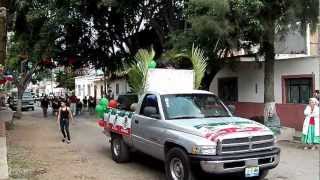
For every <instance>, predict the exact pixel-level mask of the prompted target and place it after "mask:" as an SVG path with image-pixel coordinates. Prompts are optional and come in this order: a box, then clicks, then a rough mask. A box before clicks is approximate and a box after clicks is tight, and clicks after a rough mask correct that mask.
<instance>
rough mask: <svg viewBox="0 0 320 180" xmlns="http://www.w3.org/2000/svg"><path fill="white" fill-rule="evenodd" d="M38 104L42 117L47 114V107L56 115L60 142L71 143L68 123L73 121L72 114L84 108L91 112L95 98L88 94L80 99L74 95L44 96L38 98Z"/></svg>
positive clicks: (79, 112) (93, 109) (77, 114)
mask: <svg viewBox="0 0 320 180" xmlns="http://www.w3.org/2000/svg"><path fill="white" fill-rule="evenodd" d="M40 106H41V108H42V110H43V116H44V117H47V116H48V109H49V108H50V107H51V109H52V115H53V116H56V117H57V119H56V121H57V124H58V125H59V127H60V131H61V133H62V136H63V138H62V142H65V143H68V144H69V143H71V138H70V130H69V124H70V123H73V122H74V116H80V115H81V113H82V112H83V111H84V110H88V111H89V112H90V113H91V114H93V113H94V112H95V107H96V98H94V97H92V96H90V97H89V98H87V97H84V98H83V99H82V100H80V99H79V98H77V97H76V96H75V95H72V96H66V97H64V98H63V97H52V98H49V97H48V96H44V97H43V98H42V99H41V100H40Z"/></svg>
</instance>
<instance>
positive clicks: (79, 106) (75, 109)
mask: <svg viewBox="0 0 320 180" xmlns="http://www.w3.org/2000/svg"><path fill="white" fill-rule="evenodd" d="M96 101H97V100H96V98H94V97H92V96H90V97H89V98H87V97H84V98H83V99H82V100H81V99H79V98H77V97H76V96H75V95H72V96H65V97H60V96H54V97H51V98H49V97H48V96H44V97H43V98H42V99H41V100H40V106H41V108H42V111H43V116H44V117H47V116H48V109H51V110H52V115H55V116H57V115H58V110H59V108H60V107H61V103H62V102H64V103H65V104H66V106H67V107H69V108H70V110H71V112H72V115H73V116H79V115H81V113H82V112H83V111H89V112H90V113H91V114H92V113H94V111H95V107H96Z"/></svg>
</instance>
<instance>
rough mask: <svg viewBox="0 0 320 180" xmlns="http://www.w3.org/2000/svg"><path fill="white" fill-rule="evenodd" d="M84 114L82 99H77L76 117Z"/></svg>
mask: <svg viewBox="0 0 320 180" xmlns="http://www.w3.org/2000/svg"><path fill="white" fill-rule="evenodd" d="M81 112H82V102H81V101H80V99H77V103H76V115H77V116H79V115H80V114H81Z"/></svg>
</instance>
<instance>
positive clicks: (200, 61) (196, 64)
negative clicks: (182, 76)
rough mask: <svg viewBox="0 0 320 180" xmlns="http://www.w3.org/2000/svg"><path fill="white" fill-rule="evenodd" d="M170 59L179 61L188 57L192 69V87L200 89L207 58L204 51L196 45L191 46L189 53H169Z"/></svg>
mask: <svg viewBox="0 0 320 180" xmlns="http://www.w3.org/2000/svg"><path fill="white" fill-rule="evenodd" d="M171 57H172V59H171V60H172V61H174V62H175V61H179V60H181V59H185V58H187V59H190V61H191V63H192V67H193V71H194V88H195V89H200V87H201V81H202V79H203V77H204V73H205V71H206V68H207V60H208V58H207V57H205V55H204V51H203V50H201V49H200V48H198V47H194V45H193V46H192V50H191V54H190V55H189V54H184V53H180V54H176V55H174V56H173V55H171Z"/></svg>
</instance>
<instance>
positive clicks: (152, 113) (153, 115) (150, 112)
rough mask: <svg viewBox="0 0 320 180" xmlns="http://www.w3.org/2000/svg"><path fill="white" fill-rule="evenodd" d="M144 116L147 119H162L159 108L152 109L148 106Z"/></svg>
mask: <svg viewBox="0 0 320 180" xmlns="http://www.w3.org/2000/svg"><path fill="white" fill-rule="evenodd" d="M143 115H145V116H147V117H151V118H154V119H160V115H159V113H158V111H157V108H155V107H152V106H146V107H145V108H144V109H143Z"/></svg>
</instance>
